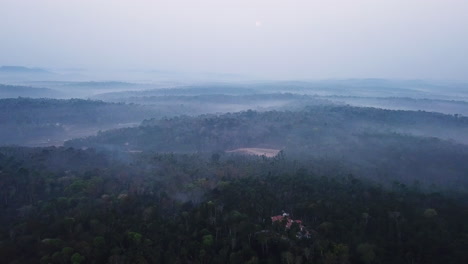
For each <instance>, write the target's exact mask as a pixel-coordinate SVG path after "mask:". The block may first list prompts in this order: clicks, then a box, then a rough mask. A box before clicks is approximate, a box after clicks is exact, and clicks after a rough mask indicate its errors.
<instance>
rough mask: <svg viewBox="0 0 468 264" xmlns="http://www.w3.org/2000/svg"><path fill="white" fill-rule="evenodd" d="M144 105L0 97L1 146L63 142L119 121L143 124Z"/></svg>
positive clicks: (111, 125) (111, 126)
mask: <svg viewBox="0 0 468 264" xmlns="http://www.w3.org/2000/svg"><path fill="white" fill-rule="evenodd" d="M151 113H152V111H151V110H149V109H148V108H146V107H144V106H138V105H131V104H123V103H105V102H102V101H91V100H82V99H69V100H58V99H32V98H10V99H0V120H1V121H0V145H7V144H21V145H33V146H35V145H40V144H42V142H44V143H43V144H46V145H47V144H49V145H61V144H62V143H63V140H66V139H71V138H74V137H82V136H88V135H91V134H93V133H95V132H97V131H98V130H100V129H108V128H115V127H119V124H126V123H137V124H138V123H140V122H141V120H143V119H144V118H145V117H147V116H148V115H149V116H151Z"/></svg>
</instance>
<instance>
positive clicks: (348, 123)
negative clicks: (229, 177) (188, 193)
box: [66, 106, 468, 190]
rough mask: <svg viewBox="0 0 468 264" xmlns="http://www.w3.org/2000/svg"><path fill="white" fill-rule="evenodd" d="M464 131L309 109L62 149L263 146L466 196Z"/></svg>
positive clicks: (106, 137) (172, 125)
mask: <svg viewBox="0 0 468 264" xmlns="http://www.w3.org/2000/svg"><path fill="white" fill-rule="evenodd" d="M434 124H437V126H436V125H434ZM467 128H468V119H467V118H466V117H459V116H450V115H443V114H436V113H428V112H422V111H389V110H382V109H375V108H358V107H349V106H311V107H310V108H309V109H308V110H305V111H282V112H280V111H269V112H255V111H245V112H240V113H229V114H224V115H203V116H199V117H188V116H186V117H174V118H168V119H152V120H146V121H144V122H142V125H141V126H139V127H134V128H124V129H118V130H111V131H106V132H102V133H99V134H98V135H97V136H95V137H89V138H84V139H74V140H71V141H68V142H66V146H72V147H77V148H82V147H93V148H100V149H112V150H122V151H158V152H166V153H170V152H176V153H188V152H213V151H214V152H216V151H218V152H219V151H221V152H223V151H227V150H232V149H236V148H244V147H265V148H272V149H280V150H283V152H284V153H286V155H288V156H289V157H291V158H294V159H297V160H299V161H301V162H303V163H305V164H310V166H312V164H315V163H322V162H323V161H324V160H325V161H326V160H333V161H335V162H339V163H340V164H342V165H341V166H344V167H346V168H348V169H350V170H351V171H352V172H353V173H356V174H359V175H362V176H366V177H368V178H372V179H375V180H378V181H382V180H383V181H384V182H387V183H388V182H391V181H393V180H395V179H397V180H399V181H403V182H405V183H412V182H413V181H420V182H421V183H423V184H424V185H425V186H430V185H438V186H439V187H451V188H456V189H461V190H467V188H468V179H467V178H466V171H468V164H467V163H466V162H464V161H465V160H467V159H468V148H467V147H466V146H465V145H463V144H460V143H458V142H457V140H458V141H461V142H463V141H465V140H466V134H464V133H463V131H467ZM437 136H440V137H443V136H445V137H447V138H451V137H452V138H451V139H452V140H451V141H449V140H442V139H440V138H439V137H437ZM308 166H309V165H308Z"/></svg>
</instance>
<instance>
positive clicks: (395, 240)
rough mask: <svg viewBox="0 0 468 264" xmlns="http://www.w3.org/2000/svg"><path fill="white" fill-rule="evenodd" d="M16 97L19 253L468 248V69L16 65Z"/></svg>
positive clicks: (13, 143) (291, 256) (5, 95)
mask: <svg viewBox="0 0 468 264" xmlns="http://www.w3.org/2000/svg"><path fill="white" fill-rule="evenodd" d="M166 77H167V76H166ZM0 97H1V98H0V187H1V190H2V191H1V192H0V195H1V202H0V215H1V218H0V226H1V227H0V256H2V257H3V259H4V260H6V263H465V262H467V261H468V254H467V253H466V248H467V245H468V226H467V225H466V223H468V214H467V212H468V204H467V195H468V162H467V161H468V84H466V83H460V82H448V81H447V82H442V81H420V80H385V79H348V80H322V81H317V80H302V81H265V80H256V81H253V80H250V81H247V80H237V81H229V80H228V79H224V80H223V79H220V78H219V76H216V78H213V79H211V80H208V81H203V82H201V81H197V80H189V79H183V80H178V81H174V79H172V80H170V78H167V79H159V80H152V81H148V80H146V81H135V80H126V81H122V80H94V79H86V78H84V77H83V76H73V78H72V76H69V75H63V74H57V73H54V72H52V71H47V70H42V69H38V68H34V69H32V68H25V67H11V66H10V67H1V68H0Z"/></svg>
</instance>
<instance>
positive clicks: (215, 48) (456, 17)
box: [0, 0, 468, 80]
mask: <svg viewBox="0 0 468 264" xmlns="http://www.w3.org/2000/svg"><path fill="white" fill-rule="evenodd" d="M466 13H468V3H467V2H466V1H463V0H447V1H439V0H411V1H406V0H394V1H384V0H377V1H375V0H354V1H348V0H332V1H305V0H297V1H265V0H257V1H247V0H240V1H214V0H201V1H196V2H195V1H181V0H176V1H149V0H137V1H123V0H99V1H90V0H80V1H78V0H71V1H66V2H65V1H58V0H37V1H27V0H2V2H1V3H0V15H1V16H2V18H3V21H4V23H1V25H0V35H1V36H2V43H1V44H0V47H1V49H0V62H1V64H3V65H23V66H30V67H44V68H47V69H51V70H60V69H61V70H70V69H75V70H76V69H88V70H91V71H92V72H94V73H96V72H99V71H101V72H102V73H103V74H104V73H107V75H105V76H108V77H111V76H112V77H116V76H119V77H120V78H124V77H125V74H123V73H122V70H125V71H126V72H127V74H128V75H130V74H129V72H130V71H133V72H145V73H147V72H148V71H150V72H151V71H157V70H159V71H175V72H185V73H192V74H193V73H196V74H201V73H218V74H219V73H229V74H239V75H243V76H246V77H249V78H253V79H292V78H313V79H328V78H367V77H379V78H402V79H428V78H429V79H454V80H467V77H466V69H467V68H468V50H467V47H468V34H467V33H468V18H467V16H466ZM109 71H111V72H114V73H113V74H112V75H111V74H109ZM116 71H117V72H116Z"/></svg>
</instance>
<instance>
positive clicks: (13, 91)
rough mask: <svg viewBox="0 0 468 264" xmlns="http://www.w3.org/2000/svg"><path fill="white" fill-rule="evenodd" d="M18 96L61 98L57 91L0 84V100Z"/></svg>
mask: <svg viewBox="0 0 468 264" xmlns="http://www.w3.org/2000/svg"><path fill="white" fill-rule="evenodd" d="M20 96H22V97H33V98H44V97H52V98H55V97H60V96H63V94H61V93H60V92H59V91H56V90H53V89H49V88H36V87H30V86H19V85H6V84H0V98H15V97H20Z"/></svg>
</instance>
